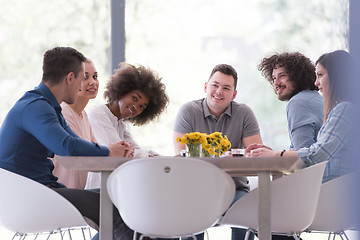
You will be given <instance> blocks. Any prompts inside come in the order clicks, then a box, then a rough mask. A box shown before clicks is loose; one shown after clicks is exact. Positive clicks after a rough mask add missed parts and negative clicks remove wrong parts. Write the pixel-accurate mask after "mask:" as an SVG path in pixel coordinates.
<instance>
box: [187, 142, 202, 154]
mask: <svg viewBox="0 0 360 240" xmlns="http://www.w3.org/2000/svg"><path fill="white" fill-rule="evenodd" d="M186 150H187V153H188V156H189V157H202V145H201V143H198V144H194V143H189V144H186Z"/></svg>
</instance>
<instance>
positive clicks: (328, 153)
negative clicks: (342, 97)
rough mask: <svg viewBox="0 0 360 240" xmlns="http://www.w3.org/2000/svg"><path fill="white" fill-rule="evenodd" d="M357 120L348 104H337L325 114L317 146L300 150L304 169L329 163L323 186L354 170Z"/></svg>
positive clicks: (299, 154) (351, 105) (355, 110)
mask: <svg viewBox="0 0 360 240" xmlns="http://www.w3.org/2000/svg"><path fill="white" fill-rule="evenodd" d="M356 119H358V118H357V109H356V107H355V106H354V105H353V104H351V103H349V102H340V103H338V104H337V105H336V106H335V107H334V108H333V109H332V110H331V111H330V113H329V116H328V118H327V120H326V122H325V123H324V125H323V126H322V127H321V129H320V131H319V135H318V138H317V142H316V143H314V144H312V145H311V146H310V147H309V148H302V149H300V150H299V151H298V156H299V157H300V158H301V159H302V160H303V161H304V162H305V164H306V165H307V166H310V165H313V164H316V163H320V162H323V161H329V162H328V164H327V165H326V168H325V172H324V177H323V182H326V181H329V180H331V179H334V178H337V177H339V176H342V175H344V174H347V173H349V172H351V171H353V170H354V169H355V167H357V161H359V159H358V154H357V151H358V146H354V143H356V141H355V137H358V136H356V135H357V134H356V132H354V129H356V128H355V127H354V126H355V123H356Z"/></svg>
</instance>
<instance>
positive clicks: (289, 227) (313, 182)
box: [220, 162, 327, 239]
mask: <svg viewBox="0 0 360 240" xmlns="http://www.w3.org/2000/svg"><path fill="white" fill-rule="evenodd" d="M326 163H327V162H323V163H320V164H316V165H313V166H310V167H307V168H304V169H301V170H299V171H297V172H295V173H293V174H290V175H288V176H284V177H282V178H278V179H276V180H274V181H272V182H270V187H271V208H270V209H271V232H272V233H275V234H284V235H292V236H294V238H295V239H297V238H298V236H299V234H300V232H302V231H303V230H304V229H306V228H307V227H308V226H309V225H310V224H311V222H312V220H313V218H314V214H315V210H316V205H317V201H318V197H319V192H320V185H321V181H322V177H323V173H324V169H325V165H326ZM220 225H229V226H232V227H247V228H248V229H249V230H252V231H255V232H256V231H257V230H258V229H259V225H258V189H255V190H253V191H251V192H249V193H248V194H246V195H245V196H243V197H242V198H240V199H239V200H238V201H237V202H235V203H234V204H233V205H232V206H231V207H230V209H229V210H228V211H227V212H226V214H225V216H224V218H223V220H222V222H221V224H220Z"/></svg>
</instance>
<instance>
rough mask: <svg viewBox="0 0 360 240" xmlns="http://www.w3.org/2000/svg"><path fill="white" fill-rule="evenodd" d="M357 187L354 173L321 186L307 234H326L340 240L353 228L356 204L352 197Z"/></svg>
mask: <svg viewBox="0 0 360 240" xmlns="http://www.w3.org/2000/svg"><path fill="white" fill-rule="evenodd" d="M357 185H358V179H357V176H356V175H355V173H351V174H347V175H344V176H341V177H338V178H335V179H333V180H331V181H328V182H326V183H324V184H322V185H321V189H320V195H319V201H318V206H317V208H316V213H315V217H314V220H313V222H312V223H311V225H310V226H309V227H308V228H307V230H306V231H307V232H327V233H329V239H330V237H331V235H332V234H333V237H334V239H335V236H336V235H339V236H340V237H341V238H342V239H343V237H342V236H344V237H345V238H346V239H348V237H347V236H346V234H345V230H349V229H352V228H354V227H355V223H356V221H357V219H356V211H355V209H357V208H358V204H359V203H358V202H356V201H355V198H354V195H355V193H356V189H357V187H358V186H357Z"/></svg>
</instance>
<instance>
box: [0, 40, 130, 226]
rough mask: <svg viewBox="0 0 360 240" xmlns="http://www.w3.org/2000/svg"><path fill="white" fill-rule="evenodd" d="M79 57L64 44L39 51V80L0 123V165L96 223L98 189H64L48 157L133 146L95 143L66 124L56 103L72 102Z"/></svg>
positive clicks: (124, 151)
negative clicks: (57, 196) (49, 190)
mask: <svg viewBox="0 0 360 240" xmlns="http://www.w3.org/2000/svg"><path fill="white" fill-rule="evenodd" d="M84 61H85V57H84V56H83V54H81V53H80V52H78V51H77V50H75V49H73V48H70V47H56V48H54V49H51V50H48V51H47V52H46V53H45V55H44V60H43V77H42V81H41V83H40V84H39V86H38V87H36V88H35V89H34V90H32V91H28V92H26V93H25V94H24V96H22V97H21V98H20V99H19V100H18V101H17V102H16V103H15V105H14V106H13V108H12V109H11V110H10V111H9V113H8V114H7V116H6V118H5V120H4V122H3V123H2V126H1V129H0V167H1V168H4V169H6V170H9V171H11V172H14V173H17V174H20V175H22V176H25V177H28V178H30V179H33V180H35V181H37V182H40V183H42V184H44V185H47V186H49V187H51V188H52V189H54V190H55V191H57V192H58V193H60V194H61V195H63V196H64V197H65V198H67V199H68V200H69V201H70V202H72V203H73V204H74V205H75V207H77V208H78V209H79V211H80V212H81V213H82V214H83V216H85V217H87V218H89V219H91V220H92V221H94V222H95V223H96V224H99V193H98V192H93V191H86V190H79V189H68V188H65V186H64V185H63V184H62V183H59V182H57V177H56V176H54V175H53V174H52V170H53V168H54V166H53V163H52V161H51V159H49V158H51V157H53V156H54V154H58V155H63V156H125V157H130V156H132V155H133V152H134V150H133V148H132V147H131V146H130V144H128V143H126V142H124V141H121V142H118V143H115V144H112V145H109V146H107V147H106V146H100V145H98V144H96V143H91V142H87V141H85V140H83V139H81V138H79V137H78V136H77V135H76V134H75V133H74V132H73V131H72V130H71V129H70V127H69V126H68V125H67V124H66V122H65V120H64V117H63V115H62V114H61V107H60V103H61V102H63V101H64V102H66V103H69V104H71V103H73V102H74V100H75V96H76V94H77V93H78V91H79V90H80V89H81V84H82V80H84V79H85V74H84ZM9 184H11V183H9ZM54 207H56V206H54Z"/></svg>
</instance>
